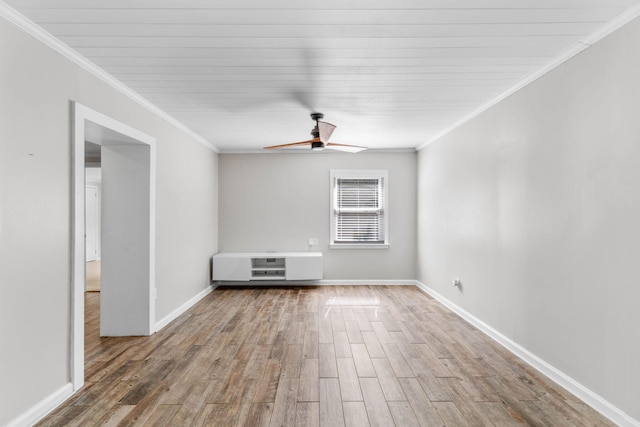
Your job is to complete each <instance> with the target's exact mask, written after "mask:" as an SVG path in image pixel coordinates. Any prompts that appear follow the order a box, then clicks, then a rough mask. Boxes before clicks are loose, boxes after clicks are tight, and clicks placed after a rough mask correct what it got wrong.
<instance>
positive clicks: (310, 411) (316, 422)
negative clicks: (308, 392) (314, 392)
mask: <svg viewBox="0 0 640 427" xmlns="http://www.w3.org/2000/svg"><path fill="white" fill-rule="evenodd" d="M296 426H299V427H318V426H320V403H319V402H298V407H297V412H296Z"/></svg>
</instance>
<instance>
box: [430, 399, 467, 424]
mask: <svg viewBox="0 0 640 427" xmlns="http://www.w3.org/2000/svg"><path fill="white" fill-rule="evenodd" d="M433 407H434V408H436V411H437V412H438V415H440V418H442V420H443V421H444V423H445V424H446V425H448V426H467V425H474V424H472V423H471V421H470V420H467V419H466V418H465V417H464V416H463V415H462V413H460V411H459V410H458V407H457V406H456V404H455V403H453V402H433Z"/></svg>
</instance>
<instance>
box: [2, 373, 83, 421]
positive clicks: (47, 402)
mask: <svg viewBox="0 0 640 427" xmlns="http://www.w3.org/2000/svg"><path fill="white" fill-rule="evenodd" d="M73 393H74V390H73V384H72V383H67V384H65V385H64V386H62V387H61V388H59V389H58V390H56V391H54V392H53V393H51V394H50V395H49V396H47V397H45V398H44V399H42V400H41V401H40V402H38V403H36V404H35V405H34V406H32V407H31V408H30V409H29V410H28V411H26V412H24V413H23V414H21V415H19V416H18V417H17V418H14V419H13V420H11V421H9V424H7V426H6V427H27V426H32V425H34V424H35V423H37V422H38V421H40V420H41V419H42V418H44V417H45V416H47V414H49V412H51V411H52V410H53V409H55V408H56V407H57V406H58V405H60V404H61V403H62V402H64V401H65V400H67V399H68V398H69V397H70V396H71V395H72V394H73Z"/></svg>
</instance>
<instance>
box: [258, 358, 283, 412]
mask: <svg viewBox="0 0 640 427" xmlns="http://www.w3.org/2000/svg"><path fill="white" fill-rule="evenodd" d="M279 380H280V361H279V360H274V359H269V360H268V361H267V365H266V367H265V370H264V373H263V374H262V377H261V378H260V380H259V381H258V385H257V387H256V394H255V396H254V397H253V402H254V403H259V402H274V401H275V399H276V390H277V389H278V382H279Z"/></svg>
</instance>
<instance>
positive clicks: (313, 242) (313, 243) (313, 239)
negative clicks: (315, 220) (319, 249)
mask: <svg viewBox="0 0 640 427" xmlns="http://www.w3.org/2000/svg"><path fill="white" fill-rule="evenodd" d="M317 245H318V238H317V237H309V246H317Z"/></svg>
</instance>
